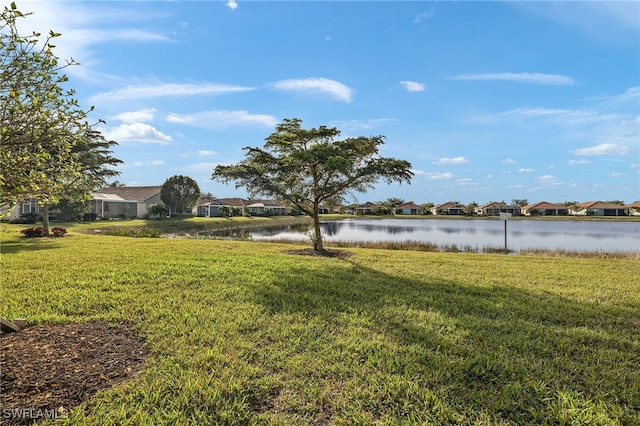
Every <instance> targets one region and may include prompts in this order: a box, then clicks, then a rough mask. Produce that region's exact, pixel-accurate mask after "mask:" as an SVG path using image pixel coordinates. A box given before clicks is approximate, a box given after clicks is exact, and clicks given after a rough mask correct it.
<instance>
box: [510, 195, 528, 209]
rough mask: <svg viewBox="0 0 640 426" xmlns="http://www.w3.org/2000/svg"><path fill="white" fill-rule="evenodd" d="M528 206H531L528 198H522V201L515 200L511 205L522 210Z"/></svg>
mask: <svg viewBox="0 0 640 426" xmlns="http://www.w3.org/2000/svg"><path fill="white" fill-rule="evenodd" d="M528 204H529V201H528V200H527V199H526V198H522V199H518V198H514V199H513V200H511V205H512V206H513V207H516V208H519V209H521V208H522V207H524V206H526V205H528Z"/></svg>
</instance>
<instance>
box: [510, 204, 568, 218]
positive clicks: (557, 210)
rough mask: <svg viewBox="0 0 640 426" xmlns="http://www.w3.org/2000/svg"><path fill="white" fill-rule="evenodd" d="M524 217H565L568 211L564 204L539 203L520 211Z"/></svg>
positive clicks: (529, 205)
mask: <svg viewBox="0 0 640 426" xmlns="http://www.w3.org/2000/svg"><path fill="white" fill-rule="evenodd" d="M520 211H521V212H522V214H523V215H525V216H566V215H568V214H569V209H568V208H567V206H565V205H564V204H554V203H548V202H546V201H540V202H537V203H533V204H528V205H526V206H524V207H522V208H521V209H520Z"/></svg>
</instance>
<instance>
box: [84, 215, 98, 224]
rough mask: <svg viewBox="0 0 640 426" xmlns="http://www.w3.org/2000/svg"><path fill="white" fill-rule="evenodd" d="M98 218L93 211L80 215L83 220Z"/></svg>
mask: <svg viewBox="0 0 640 426" xmlns="http://www.w3.org/2000/svg"><path fill="white" fill-rule="evenodd" d="M97 219H98V215H97V214H95V213H85V214H83V215H82V220H83V221H85V222H93V221H94V220H97Z"/></svg>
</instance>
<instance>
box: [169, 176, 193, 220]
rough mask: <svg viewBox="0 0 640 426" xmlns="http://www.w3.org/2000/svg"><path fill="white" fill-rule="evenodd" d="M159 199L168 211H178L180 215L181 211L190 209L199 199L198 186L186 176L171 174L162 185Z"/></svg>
mask: <svg viewBox="0 0 640 426" xmlns="http://www.w3.org/2000/svg"><path fill="white" fill-rule="evenodd" d="M160 199H161V200H162V202H163V203H164V205H165V206H167V208H168V209H169V211H170V212H171V211H175V212H178V216H180V217H182V213H183V212H184V211H185V210H190V209H192V208H193V206H195V205H196V203H197V202H198V200H199V199H200V187H199V186H198V183H197V182H196V181H195V180H193V179H191V178H190V177H188V176H182V175H176V176H172V177H170V178H169V179H167V180H166V181H165V182H164V184H163V185H162V189H161V190H160Z"/></svg>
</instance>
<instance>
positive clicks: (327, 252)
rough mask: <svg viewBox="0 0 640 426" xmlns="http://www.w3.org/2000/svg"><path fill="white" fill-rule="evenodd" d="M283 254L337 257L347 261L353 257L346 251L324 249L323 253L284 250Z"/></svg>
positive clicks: (310, 249)
mask: <svg viewBox="0 0 640 426" xmlns="http://www.w3.org/2000/svg"><path fill="white" fill-rule="evenodd" d="M285 253H287V254H294V255H298V256H319V257H337V258H339V259H347V258H349V257H351V256H353V253H349V252H348V251H342V250H326V249H325V250H324V251H316V250H314V249H312V248H308V249H300V250H285Z"/></svg>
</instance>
